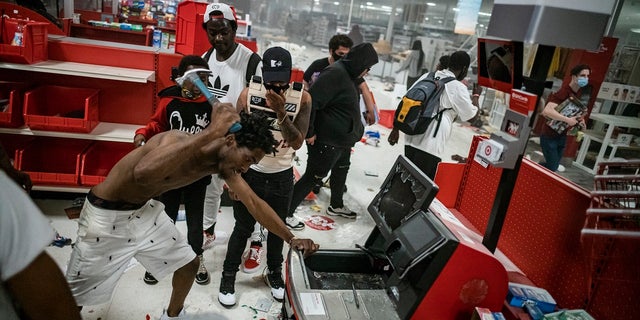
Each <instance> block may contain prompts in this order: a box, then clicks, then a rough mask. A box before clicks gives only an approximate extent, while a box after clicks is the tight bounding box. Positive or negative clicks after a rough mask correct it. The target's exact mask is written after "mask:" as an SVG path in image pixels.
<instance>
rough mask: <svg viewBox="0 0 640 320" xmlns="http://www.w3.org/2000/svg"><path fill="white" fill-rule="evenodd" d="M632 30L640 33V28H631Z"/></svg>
mask: <svg viewBox="0 0 640 320" xmlns="http://www.w3.org/2000/svg"><path fill="white" fill-rule="evenodd" d="M631 32H633V33H640V28H633V29H631Z"/></svg>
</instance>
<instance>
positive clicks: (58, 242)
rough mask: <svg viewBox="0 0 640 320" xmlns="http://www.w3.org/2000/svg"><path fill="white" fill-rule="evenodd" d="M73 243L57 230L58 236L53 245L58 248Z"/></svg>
mask: <svg viewBox="0 0 640 320" xmlns="http://www.w3.org/2000/svg"><path fill="white" fill-rule="evenodd" d="M70 244H71V239H69V238H66V237H63V236H61V235H60V234H59V233H58V232H56V237H55V239H53V242H51V245H52V246H56V247H58V248H62V247H64V246H68V245H70Z"/></svg>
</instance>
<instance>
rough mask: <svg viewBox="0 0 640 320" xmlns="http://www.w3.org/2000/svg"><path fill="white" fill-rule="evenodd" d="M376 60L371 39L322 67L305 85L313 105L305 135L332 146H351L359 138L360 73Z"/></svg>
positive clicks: (360, 124)
mask: <svg viewBox="0 0 640 320" xmlns="http://www.w3.org/2000/svg"><path fill="white" fill-rule="evenodd" d="M376 63H378V54H377V53H376V51H375V50H374V49H373V46H372V45H371V43H361V44H359V45H357V46H354V47H353V48H351V50H349V53H347V54H346V55H345V56H344V57H343V58H341V59H340V60H338V61H336V62H335V63H334V64H332V65H331V66H329V67H327V68H326V69H324V70H322V72H321V73H320V75H319V76H318V79H317V80H316V81H315V82H314V83H313V85H312V86H311V88H310V89H309V93H310V94H311V101H312V104H313V108H312V111H311V121H310V125H309V133H308V134H307V136H308V137H311V136H313V135H314V134H315V135H316V141H317V142H320V143H323V144H327V145H331V146H336V147H352V146H353V145H354V144H355V143H356V142H357V141H359V140H360V139H361V138H362V134H363V132H364V126H363V125H362V122H361V121H360V92H359V90H358V84H360V83H361V82H362V80H361V78H360V75H361V74H362V72H364V71H365V70H367V69H369V68H371V66H373V65H374V64H376Z"/></svg>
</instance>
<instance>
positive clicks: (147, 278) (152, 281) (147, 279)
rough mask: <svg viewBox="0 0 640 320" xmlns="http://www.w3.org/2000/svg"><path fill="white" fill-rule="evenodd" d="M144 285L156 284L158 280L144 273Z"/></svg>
mask: <svg viewBox="0 0 640 320" xmlns="http://www.w3.org/2000/svg"><path fill="white" fill-rule="evenodd" d="M142 280H143V281H144V283H146V284H156V283H158V279H156V278H155V277H154V276H153V275H152V274H151V273H149V272H148V271H146V272H145V273H144V278H143V279H142Z"/></svg>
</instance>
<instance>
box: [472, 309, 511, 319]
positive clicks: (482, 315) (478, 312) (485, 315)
mask: <svg viewBox="0 0 640 320" xmlns="http://www.w3.org/2000/svg"><path fill="white" fill-rule="evenodd" d="M471 320H505V317H504V315H503V314H502V312H491V310H489V309H487V308H480V307H476V308H475V309H474V310H473V315H472V316H471Z"/></svg>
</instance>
